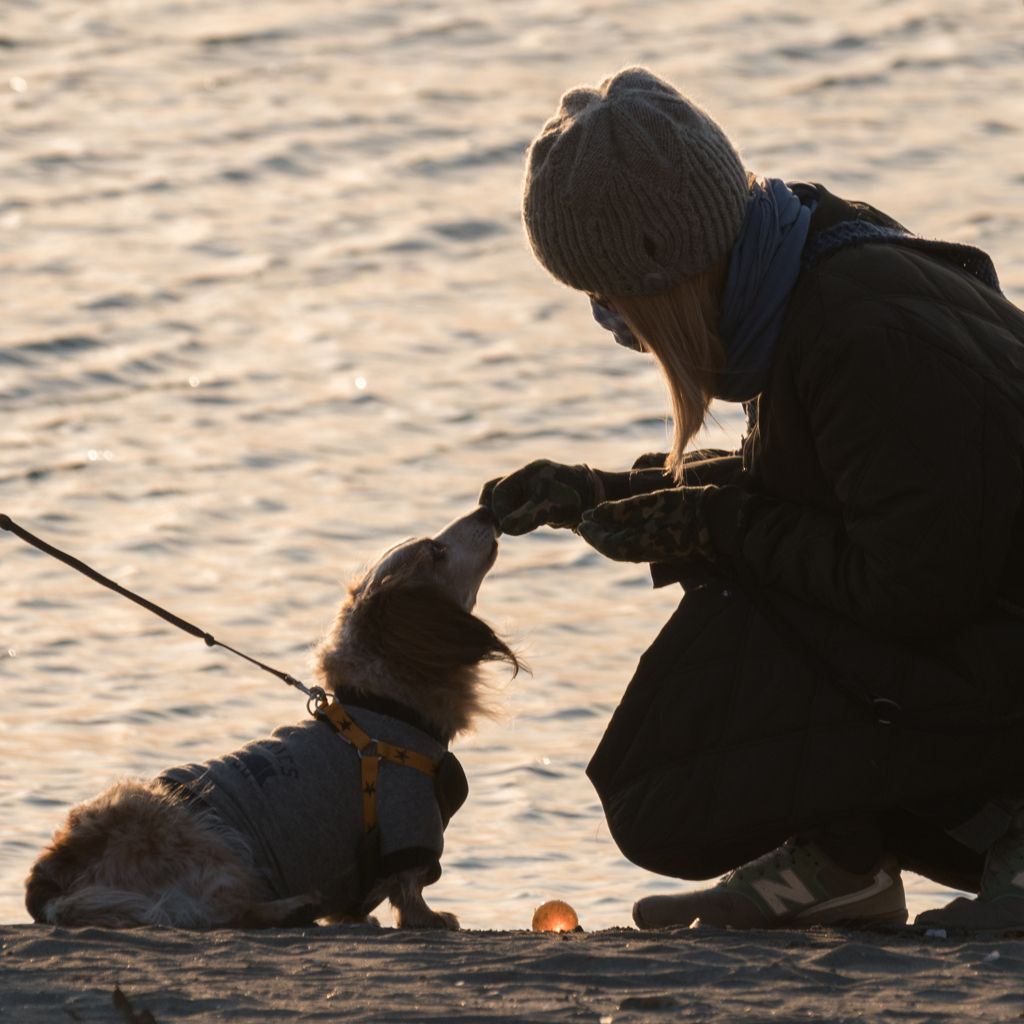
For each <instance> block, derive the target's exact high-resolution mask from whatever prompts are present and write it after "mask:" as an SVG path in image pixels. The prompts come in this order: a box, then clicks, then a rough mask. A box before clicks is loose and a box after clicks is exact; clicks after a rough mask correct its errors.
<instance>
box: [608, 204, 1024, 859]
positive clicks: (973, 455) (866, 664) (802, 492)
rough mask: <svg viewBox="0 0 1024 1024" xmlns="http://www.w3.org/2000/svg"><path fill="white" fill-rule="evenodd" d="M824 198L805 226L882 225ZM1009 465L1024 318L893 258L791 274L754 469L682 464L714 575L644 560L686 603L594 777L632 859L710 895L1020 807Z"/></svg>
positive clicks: (931, 265)
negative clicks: (769, 860) (814, 834)
mask: <svg viewBox="0 0 1024 1024" xmlns="http://www.w3.org/2000/svg"><path fill="white" fill-rule="evenodd" d="M824 197H825V199H824V201H823V202H822V204H821V206H820V207H819V211H816V217H818V223H817V225H816V224H815V222H814V220H812V224H811V231H812V232H815V231H816V230H819V229H820V228H821V227H822V226H823V225H825V226H827V225H828V224H829V223H831V224H834V223H836V222H837V220H843V219H854V218H857V217H861V216H865V217H871V216H872V215H873V214H874V211H871V210H870V208H868V207H863V206H858V207H852V206H849V205H847V204H845V203H842V201H841V200H837V199H836V198H835V197H833V196H829V195H828V194H827V193H824ZM819 212H820V214H821V216H818V213H819ZM890 223H891V222H890ZM1022 463H1024V314H1022V313H1021V311H1020V310H1018V309H1017V308H1016V307H1015V306H1013V305H1012V304H1011V303H1010V302H1009V301H1008V300H1006V299H1005V298H1004V297H1003V296H1002V295H1000V294H999V293H998V292H997V291H995V290H993V289H991V288H989V287H986V286H985V285H984V284H982V283H980V282H979V281H978V280H977V279H976V278H975V277H973V276H971V275H970V274H968V273H966V272H965V271H964V270H963V269H961V268H960V267H958V266H956V265H955V264H954V263H950V262H947V261H945V260H943V259H942V258H940V257H939V256H938V255H925V254H923V253H921V252H918V251H914V250H912V249H909V248H906V247H902V246H898V245H891V244H866V245H857V246H852V247H849V248H845V249H842V250H841V251H839V252H837V253H835V254H833V255H831V256H828V257H827V258H825V259H824V260H822V261H821V262H820V263H819V264H817V265H816V266H814V267H813V268H812V269H810V270H808V271H807V272H806V273H804V275H803V276H802V277H801V278H800V279H799V281H798V283H797V285H796V288H795V290H794V293H793V296H792V300H791V303H790V307H789V310H788V312H787V315H786V320H785V323H784V325H783V329H782V334H781V337H780V340H779V344H778V349H777V353H776V358H775V363H774V366H773V370H772V375H771V378H770V382H769V385H768V387H767V388H766V389H765V391H764V392H763V393H762V394H761V396H760V398H759V400H758V420H757V426H756V428H755V430H754V431H753V432H752V434H751V435H750V436H749V437H748V438H747V439H746V441H745V443H744V447H743V452H742V458H740V457H739V456H732V457H729V456H723V457H718V458H711V459H709V460H704V461H702V460H701V459H699V458H696V459H692V460H691V463H690V465H691V468H690V469H689V471H688V474H687V476H688V479H687V483H694V484H713V485H720V490H719V491H716V492H715V493H714V495H713V500H712V501H710V502H709V507H711V508H712V510H713V511H712V516H711V523H710V525H711V532H712V540H713V542H714V544H715V547H716V549H717V550H718V551H720V552H721V557H720V559H719V561H718V563H717V564H716V565H706V566H703V567H701V566H693V565H691V566H688V567H684V569H683V571H682V572H678V571H677V570H676V569H675V568H672V567H655V577H656V582H666V580H667V579H670V578H672V577H673V575H674V577H675V578H677V579H682V578H684V577H687V576H688V577H689V582H687V583H686V597H685V598H684V600H683V602H682V604H681V605H680V607H679V610H678V611H677V612H676V614H675V616H673V619H672V620H671V621H670V622H669V623H668V625H667V626H666V627H665V629H664V630H663V631H662V634H661V635H660V636H659V637H658V640H657V641H656V643H655V644H654V646H653V647H652V648H651V649H650V650H649V651H648V652H647V653H646V654H645V655H644V657H643V659H641V662H640V665H639V667H638V670H637V673H636V676H635V677H634V680H633V681H632V683H631V684H630V687H629V689H628V690H627V692H626V694H625V696H624V698H623V701H622V704H621V705H620V707H619V709H618V710H617V711H616V713H615V716H614V717H613V719H612V721H611V723H610V725H609V728H608V730H607V733H606V735H605V737H604V740H603V741H602V743H601V745H600V747H599V748H598V751H597V752H596V754H595V756H594V758H593V760H592V762H591V764H590V766H589V767H588V774H589V776H590V777H591V779H592V781H593V782H594V784H595V786H596V787H597V790H598V792H599V794H600V795H601V798H602V801H603V803H604V807H605V811H606V814H607V817H608V822H609V827H610V829H611V831H612V834H613V836H614V837H615V839H616V841H617V842H618V843H619V845H620V847H621V849H622V850H623V852H624V853H626V855H627V856H629V857H630V858H631V859H633V860H634V861H636V862H637V863H639V864H641V865H643V866H645V867H648V868H650V869H652V870H655V871H659V872H662V873H665V874H671V875H678V876H681V877H688V878H703V877H709V876H711V875H714V874H717V873H719V872H721V871H723V870H726V869H728V868H730V867H733V866H735V865H736V864H737V863H739V862H740V861H741V860H745V859H749V858H750V857H753V856H756V855H758V854H759V853H762V852H764V850H766V849H770V848H771V847H772V846H774V845H776V844H777V843H779V842H781V841H783V840H784V839H785V838H786V837H788V836H790V835H792V834H794V833H795V832H797V831H798V830H800V829H802V828H805V827H808V826H811V825H815V824H821V823H823V822H825V821H828V820H834V819H836V818H839V817H842V816H844V815H850V814H859V813H863V812H866V811H871V810H877V809H880V808H887V807H897V806H907V805H910V804H912V803H914V801H920V800H924V799H927V798H931V797H935V796H940V795H943V794H951V793H955V794H969V795H972V796H977V797H980V798H988V797H992V796H1003V795H1005V796H1024V727H1019V726H1018V727H1014V728H1010V729H999V728H998V725H999V724H1001V723H999V722H997V721H996V720H997V719H1001V718H1004V717H1005V716H1007V715H1010V714H1012V713H1014V712H1016V711H1020V710H1022V709H1024V515H1022V512H1021V506H1022V491H1024V467H1022ZM658 475H659V474H658V471H657V470H656V469H653V470H646V471H643V470H641V471H638V472H637V473H634V474H633V477H632V489H633V490H634V491H639V490H646V489H652V488H654V487H657V486H666V483H665V482H664V480H663V479H662V480H661V481H660V482H659V480H658ZM750 494H755V495H758V496H759V497H758V498H757V499H756V501H755V503H754V506H753V508H752V509H751V507H750V506H748V507H747V512H748V513H749V517H748V518H747V519H746V520H745V521H744V522H742V523H740V522H738V520H737V513H738V510H739V508H740V506H741V505H742V504H743V502H744V501H745V499H746V498H747V496H748V495H750ZM737 554H739V555H740V556H741V558H742V562H743V563H745V564H746V566H747V567H748V569H749V573H750V575H751V576H752V577H753V579H754V580H755V581H756V583H757V584H758V589H760V590H762V601H763V598H764V596H767V598H768V600H769V601H770V605H771V607H770V608H769V609H767V611H766V609H765V608H764V605H763V603H759V600H758V598H757V597H755V596H752V595H753V592H752V591H750V590H749V589H748V588H745V587H743V586H742V585H739V584H737V582H736V581H735V578H734V576H733V574H732V573H730V571H729V568H728V567H729V565H730V564H731V560H732V556H735V555H737ZM701 569H705V570H711V571H712V572H713V573H714V574H713V575H710V576H708V575H704V576H703V577H698V576H697V575H696V574H697V573H698V571H699V570H701ZM659 577H660V579H659ZM699 584H703V585H699ZM773 616H775V617H776V618H778V617H781V618H782V620H783V623H782V628H780V625H779V624H778V623H777V622H773V620H772V617H773ZM837 681H839V682H842V681H847V682H849V681H852V687H853V689H856V690H860V691H862V692H864V693H869V694H872V695H877V696H882V697H884V698H886V699H887V700H891V701H894V702H896V703H897V704H898V705H899V707H900V708H901V709H902V714H903V717H904V720H905V721H912V722H914V723H915V726H916V727H915V728H909V727H907V726H906V725H889V726H886V725H880V724H879V723H878V722H877V721H875V720H874V719H873V718H872V717H871V716H870V715H869V714H868V713H867V712H866V711H865V709H864V708H863V707H861V706H860V705H859V704H858V703H857V702H856V701H855V700H851V698H850V697H849V696H848V695H847V694H846V693H844V691H843V690H842V688H841V686H839V685H837ZM958 725H959V726H961V727H962V728H961V730H960V731H955V730H956V727H957V726H958ZM922 728H924V729H925V730H927V729H929V728H930V729H932V730H933V731H922ZM935 730H937V731H935Z"/></svg>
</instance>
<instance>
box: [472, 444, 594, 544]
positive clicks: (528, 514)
mask: <svg viewBox="0 0 1024 1024" xmlns="http://www.w3.org/2000/svg"><path fill="white" fill-rule="evenodd" d="M598 488H599V483H598V480H597V477H595V475H594V473H593V471H592V470H591V469H590V467H589V466H582V465H581V466H564V465H562V464H561V463H559V462H549V461H548V460H547V459H537V460H536V461H534V462H531V463H529V465H526V466H523V467H522V469H517V470H516V471H515V472H514V473H509V475H508V476H503V477H496V478H495V479H494V480H489V481H488V482H487V483H485V484H484V486H483V490H482V491H481V492H480V504H481V505H486V506H487V507H488V508H489V509H490V510H491V512H493V513H494V516H495V518H496V519H497V520H498V522H499V524H500V525H501V530H502V532H503V533H508V534H511V535H512V536H513V537H518V536H520V535H522V534H524V533H529V532H530V531H531V530H536V529H537V527H538V526H545V525H547V526H562V527H568V528H570V529H574V528H575V527H577V526H579V524H580V520H581V518H582V517H583V513H584V512H585V511H586V510H587V509H589V508H593V507H594V506H595V505H596V504H597V503H598V501H599V500H600V496H601V495H600V494H599V490H598Z"/></svg>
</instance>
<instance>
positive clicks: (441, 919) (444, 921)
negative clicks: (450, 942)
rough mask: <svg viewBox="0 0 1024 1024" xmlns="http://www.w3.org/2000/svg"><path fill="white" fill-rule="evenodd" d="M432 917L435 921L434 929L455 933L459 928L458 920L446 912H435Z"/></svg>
mask: <svg viewBox="0 0 1024 1024" xmlns="http://www.w3.org/2000/svg"><path fill="white" fill-rule="evenodd" d="M434 917H435V918H436V919H437V921H436V923H435V924H434V925H433V927H434V928H444V929H445V930H447V931H450V932H457V931H459V930H460V928H461V925H460V924H459V919H458V918H457V917H456V916H455V915H454V914H449V913H448V911H447V910H435V911H434Z"/></svg>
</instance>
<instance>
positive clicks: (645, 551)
mask: <svg viewBox="0 0 1024 1024" xmlns="http://www.w3.org/2000/svg"><path fill="white" fill-rule="evenodd" d="M711 489H712V488H709V487H673V488H670V489H669V490H664V491H651V492H650V493H649V494H638V495H636V496H635V497H632V498H625V499H624V500H623V501H606V502H604V504H602V505H598V506H597V508H592V509H590V510H589V511H587V512H584V513H583V521H582V523H580V527H579V529H578V530H577V533H579V535H580V536H581V537H582V538H583V539H584V540H585V541H586V542H587V543H588V544H589V545H590V546H591V547H594V548H596V549H597V550H598V551H600V552H601V554H602V555H604V556H605V557H606V558H611V559H614V560H615V561H616V562H682V561H685V560H686V559H689V558H693V557H694V556H695V555H699V556H701V557H703V558H707V559H709V560H712V561H713V560H714V558H715V552H714V549H713V548H712V547H711V535H710V532H709V531H708V524H707V520H706V516H705V500H706V495H707V493H708V491H710V490H711Z"/></svg>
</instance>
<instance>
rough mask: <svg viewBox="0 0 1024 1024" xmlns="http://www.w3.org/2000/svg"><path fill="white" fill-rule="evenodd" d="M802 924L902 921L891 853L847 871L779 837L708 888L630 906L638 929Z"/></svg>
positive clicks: (903, 908) (815, 850)
mask: <svg viewBox="0 0 1024 1024" xmlns="http://www.w3.org/2000/svg"><path fill="white" fill-rule="evenodd" d="M698 918H699V919H700V921H701V923H702V924H710V925H714V926H716V927H718V928H808V927H810V926H811V925H814V924H836V923H838V922H840V921H844V922H845V921H850V922H853V921H856V922H864V921H886V922H892V923H895V924H904V923H905V922H906V920H907V903H906V898H905V897H904V894H903V881H902V879H901V878H900V869H899V865H898V864H897V863H896V859H895V857H892V856H886V857H883V858H882V859H881V860H880V861H879V863H878V864H877V865H876V867H875V869H874V870H873V871H871V872H870V873H868V874H866V875H855V874H852V873H851V872H849V871H846V870H845V869H844V868H841V867H840V866H839V865H838V864H836V862H835V861H833V860H831V859H830V858H829V857H827V856H826V855H825V854H824V852H823V851H822V850H821V849H820V847H818V846H817V844H815V843H813V842H811V843H804V844H798V843H793V842H790V843H786V844H784V845H783V846H780V847H779V848H778V849H777V850H772V851H771V852H770V853H766V854H765V855H764V856H763V857H758V859H757V860H752V861H751V862H750V863H749V864H744V865H743V867H740V868H737V869H736V870H735V871H733V872H732V873H731V874H728V875H726V876H725V877H724V878H723V879H722V880H721V881H720V882H719V883H718V885H715V886H712V887H711V888H710V889H698V890H697V891H696V892H686V893H681V894H679V895H678V896H647V897H645V898H644V899H642V900H638V901H637V902H636V903H635V904H634V905H633V920H634V922H635V923H636V926H637V927H638V928H645V929H646V928H666V927H669V926H676V927H680V926H686V925H690V924H693V922H694V921H696V920H697V919H698Z"/></svg>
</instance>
